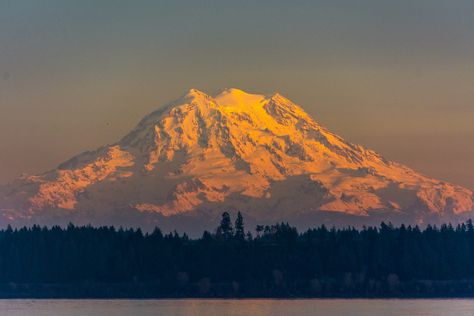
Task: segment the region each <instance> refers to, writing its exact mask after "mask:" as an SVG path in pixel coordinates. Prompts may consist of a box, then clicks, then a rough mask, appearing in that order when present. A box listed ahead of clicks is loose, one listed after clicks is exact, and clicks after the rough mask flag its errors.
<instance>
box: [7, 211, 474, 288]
mask: <svg viewBox="0 0 474 316" xmlns="http://www.w3.org/2000/svg"><path fill="white" fill-rule="evenodd" d="M473 295H474V226H473V223H472V221H468V222H467V223H465V224H461V225H458V226H456V227H453V226H451V225H443V226H441V227H439V228H437V227H432V226H427V227H426V228H424V229H420V228H419V227H416V226H415V227H411V226H404V225H402V226H400V227H393V226H392V225H390V224H384V223H382V224H381V225H380V227H377V228H375V227H367V228H363V229H361V230H357V229H354V228H345V229H336V228H327V227H325V226H321V227H319V228H314V229H309V230H307V231H305V232H302V233H299V232H298V231H297V230H296V228H294V227H291V226H290V225H288V224H285V223H281V224H276V225H271V226H258V227H257V229H256V231H255V232H254V234H251V233H250V232H247V233H246V232H245V228H244V220H243V218H242V216H241V215H240V213H239V214H238V215H237V218H236V220H235V222H234V223H232V220H231V217H230V215H229V214H228V213H224V214H223V215H222V221H221V223H220V225H219V227H218V228H217V229H216V230H215V231H214V232H207V231H206V232H204V233H203V235H202V237H201V238H198V239H191V238H189V237H188V236H186V235H185V234H183V235H179V234H177V233H176V232H174V233H169V234H163V233H162V232H161V231H160V229H158V228H156V229H155V230H154V231H153V232H151V233H145V234H144V233H143V232H142V231H141V230H140V229H116V228H114V227H98V228H94V227H90V226H86V227H77V226H74V225H72V224H71V225H69V226H68V227H67V228H64V229H63V228H60V227H52V228H45V227H43V228H42V227H39V226H33V227H31V228H22V229H15V230H13V229H11V228H7V229H5V230H2V231H0V296H1V297H26V296H29V297H32V296H36V297H384V296H391V297H393V296H397V297H429V296H433V297H434V296H473Z"/></svg>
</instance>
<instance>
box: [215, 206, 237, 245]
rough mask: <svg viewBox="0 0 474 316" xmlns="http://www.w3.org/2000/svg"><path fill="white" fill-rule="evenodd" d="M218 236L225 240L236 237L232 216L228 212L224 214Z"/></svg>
mask: <svg viewBox="0 0 474 316" xmlns="http://www.w3.org/2000/svg"><path fill="white" fill-rule="evenodd" d="M217 235H218V236H219V237H222V238H224V239H230V238H232V236H233V235H234V229H233V228H232V222H231V220H230V215H229V213H227V212H224V213H222V219H221V223H220V225H219V227H218V228H217Z"/></svg>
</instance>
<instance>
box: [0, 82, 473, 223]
mask: <svg viewBox="0 0 474 316" xmlns="http://www.w3.org/2000/svg"><path fill="white" fill-rule="evenodd" d="M472 207H473V193H472V192H471V191H469V190H468V189H465V188H462V187H460V186H456V185H452V184H449V183H446V182H443V181H438V180H434V179H431V178H428V177H426V176H424V175H421V174H419V173H416V172H415V171H413V170H411V169H410V168H408V167H406V166H404V165H401V164H398V163H395V162H391V161H388V160H386V159H384V158H383V157H381V156H380V155H378V154H377V153H375V152H374V151H372V150H367V149H364V148H362V147H361V146H358V145H354V144H351V143H348V142H346V141H345V140H343V139H342V138H341V137H339V136H337V135H335V134H333V133H331V132H329V131H328V130H327V129H325V128H324V127H322V126H320V125H319V124H318V123H316V122H315V121H314V120H313V119H312V118H311V117H310V116H309V115H308V114H306V113H305V111H304V110H303V109H302V108H300V107H299V106H297V105H295V104H294V103H292V102H291V101H290V100H288V99H286V98H285V97H283V96H281V95H280V94H274V95H271V96H264V95H258V94H249V93H246V92H244V91H242V90H238V89H225V90H223V91H222V92H220V93H219V94H217V95H214V96H211V95H207V94H205V93H203V92H201V91H198V90H196V89H191V90H190V91H189V92H188V93H187V94H186V95H184V96H183V97H182V98H180V99H179V100H177V101H175V102H172V103H171V104H170V105H168V106H167V107H166V108H164V109H162V110H158V111H156V112H153V113H151V114H149V115H148V116H146V117H145V118H144V119H143V120H142V121H141V122H140V123H139V124H138V126H137V127H136V128H135V129H134V130H132V131H131V132H130V133H129V134H128V135H126V136H125V137H124V138H123V139H122V140H120V141H119V142H117V143H116V144H113V145H110V146H105V147H103V148H100V149H98V150H96V151H94V152H86V153H83V154H80V155H78V156H76V157H74V158H72V159H71V160H69V161H67V162H65V163H63V164H61V165H60V166H59V167H58V168H57V169H55V170H52V171H49V172H46V173H44V174H42V175H38V176H23V177H21V178H20V179H18V180H16V181H14V182H13V183H11V184H10V185H8V186H5V187H4V188H2V190H1V191H0V209H1V210H2V223H3V224H6V223H11V224H25V223H41V224H63V223H65V222H67V221H69V220H72V221H76V222H79V223H87V222H92V223H95V224H120V225H126V226H128V225H133V226H147V225H148V226H153V225H155V224H157V225H160V224H163V225H166V223H172V225H176V226H177V227H180V221H181V219H182V221H185V222H186V221H187V222H188V223H190V225H191V226H192V223H193V221H194V222H196V223H205V222H209V223H210V222H212V220H214V219H215V218H216V217H217V216H218V214H220V213H221V212H222V211H224V210H230V211H236V210H240V211H242V212H243V213H244V214H246V216H247V218H249V219H250V220H251V221H255V222H259V221H282V220H284V221H290V222H291V221H292V220H294V221H295V222H298V220H300V221H304V222H305V223H306V224H308V225H310V224H311V225H317V224H319V223H321V222H324V223H331V222H332V219H334V218H339V219H340V220H339V221H340V223H342V224H351V223H352V222H354V220H355V221H358V222H359V223H364V222H370V220H369V219H370V218H377V219H378V220H379V219H380V220H383V219H394V218H397V219H398V220H399V221H400V222H403V221H404V222H407V223H410V224H411V223H425V222H430V221H436V220H437V219H438V220H439V219H442V220H451V221H455V220H456V219H458V218H465V217H466V216H468V215H470V211H471V210H472ZM343 215H346V216H343ZM170 225H171V224H170ZM204 226H205V225H204Z"/></svg>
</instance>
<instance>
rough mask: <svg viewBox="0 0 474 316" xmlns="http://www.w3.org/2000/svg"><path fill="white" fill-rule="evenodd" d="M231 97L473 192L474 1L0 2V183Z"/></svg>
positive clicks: (21, 0)
mask: <svg viewBox="0 0 474 316" xmlns="http://www.w3.org/2000/svg"><path fill="white" fill-rule="evenodd" d="M229 87H235V88H240V89H243V90H245V91H249V92H255V93H261V94H270V93H273V92H276V91H278V92H280V93H281V94H283V95H284V96H286V97H288V98H289V99H291V100H293V101H294V102H296V103H297V104H299V105H300V106H302V107H303V108H304V109H305V110H306V111H307V112H308V113H309V114H311V115H312V116H313V118H314V119H315V120H316V121H317V122H319V123H320V124H322V125H323V126H325V127H327V128H328V129H329V130H331V131H332V132H335V133H337V134H339V135H340V136H342V137H344V138H345V139H347V140H349V141H351V142H354V143H357V144H361V145H364V146H366V147H368V148H371V149H374V150H376V151H377V152H379V153H381V154H382V155H384V156H385V157H386V158H388V159H390V160H395V161H398V162H402V163H404V164H407V165H408V166H410V167H412V168H414V169H416V170H418V171H420V172H422V173H424V174H426V175H429V176H431V177H435V178H438V179H442V180H446V181H450V182H453V183H456V184H461V185H464V186H466V187H468V188H470V189H474V1H472V0H450V1H446V0H397V1H394V0H392V1H384V0H360V1H353V0H350V1H340V0H328V1H317V0H312V1H278V0H274V1H264V0H262V1H223V0H219V1H179V0H174V1H120V0H113V1H112V0H104V1H89V0H82V1H62V0H61V1H48V0H45V1H37V0H29V1H28V0H17V1H0V183H7V182H9V181H11V180H13V179H14V178H16V177H17V176H19V175H20V174H21V173H28V174H37V173H41V172H43V171H47V170H50V169H52V168H54V167H56V166H57V165H58V164H59V163H61V162H63V161H65V160H67V159H68V158H70V157H72V156H74V155H75V154H78V153H80V152H83V151H85V150H92V149H95V148H97V147H99V146H101V145H105V144H110V143H114V142H115V141H117V140H119V139H120V138H121V137H122V136H123V135H125V134H126V133H127V132H128V131H130V130H131V129H132V128H133V127H134V126H135V125H136V124H137V123H138V121H139V120H140V119H141V118H142V117H143V116H144V115H146V114H147V113H149V112H151V111H153V110H156V109H157V108H160V107H162V106H163V105H164V104H166V103H167V102H169V101H171V100H174V99H177V98H179V97H180V96H181V95H183V94H184V93H185V92H186V91H187V90H189V89H190V88H197V89H199V90H202V91H205V92H208V93H213V92H215V91H217V90H220V89H222V88H229Z"/></svg>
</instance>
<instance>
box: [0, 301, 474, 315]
mask: <svg viewBox="0 0 474 316" xmlns="http://www.w3.org/2000/svg"><path fill="white" fill-rule="evenodd" d="M0 315H9V316H20V315H21V316H23V315H48V316H54V315H64V316H82V315H88V316H89V315H96V316H101V315H106V316H115V315H120V316H122V315H127V316H128V315H134V316H143V315H166V316H175V315H176V316H222V315H226V316H249V315H262V316H264V315H275V316H280V315H281V316H286V315H292V316H328V315H338V316H345V315H351V316H358V315H361V316H362V315H364V316H367V315H376V316H381V315H383V316H392V315H393V316H395V315H396V316H403V315H410V316H422V315H423V316H424V315H426V316H428V315H429V316H437V315H443V316H445V315H456V316H464V315H474V300H359V299H357V300H341V299H329V300H319V299H316V300H0Z"/></svg>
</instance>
